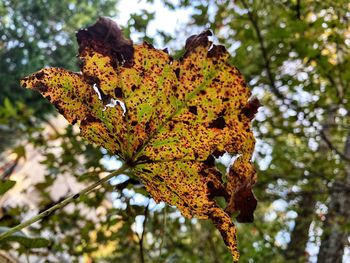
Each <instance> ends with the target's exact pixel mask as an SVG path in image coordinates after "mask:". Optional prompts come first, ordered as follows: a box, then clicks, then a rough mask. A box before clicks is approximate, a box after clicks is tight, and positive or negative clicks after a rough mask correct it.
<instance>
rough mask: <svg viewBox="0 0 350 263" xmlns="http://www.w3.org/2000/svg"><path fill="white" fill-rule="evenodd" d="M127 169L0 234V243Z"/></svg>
mask: <svg viewBox="0 0 350 263" xmlns="http://www.w3.org/2000/svg"><path fill="white" fill-rule="evenodd" d="M128 168H129V166H128V165H127V164H124V165H123V166H122V167H120V168H119V169H118V170H116V171H114V172H112V173H110V174H109V175H107V176H105V177H104V178H102V179H100V180H98V181H97V182H96V183H93V184H92V185H89V186H88V187H86V188H84V189H83V190H81V191H80V192H79V193H77V194H75V195H71V196H69V197H67V198H66V199H64V200H63V201H61V202H60V203H58V204H55V205H54V206H52V207H50V208H49V209H47V210H45V211H43V212H41V213H40V214H38V215H36V216H34V217H32V218H31V219H29V220H27V221H25V222H23V223H21V224H19V225H17V226H15V227H13V228H11V229H9V230H8V231H6V232H4V233H2V234H1V235H0V241H1V240H3V239H5V238H6V237H8V236H10V235H12V234H14V233H16V232H17V231H19V230H21V229H23V228H25V227H27V226H29V225H31V224H33V223H35V222H37V221H39V220H41V219H42V218H44V217H46V216H48V215H50V214H51V213H52V212H53V211H55V210H57V209H61V208H63V207H64V206H66V205H67V204H69V203H71V202H72V201H74V200H76V199H78V198H79V197H80V196H82V195H87V194H89V193H90V192H92V190H94V189H95V188H96V187H97V186H99V185H101V184H103V183H105V182H107V181H108V180H110V179H111V178H113V177H114V176H116V175H119V174H121V173H123V172H124V171H125V170H127V169H128Z"/></svg>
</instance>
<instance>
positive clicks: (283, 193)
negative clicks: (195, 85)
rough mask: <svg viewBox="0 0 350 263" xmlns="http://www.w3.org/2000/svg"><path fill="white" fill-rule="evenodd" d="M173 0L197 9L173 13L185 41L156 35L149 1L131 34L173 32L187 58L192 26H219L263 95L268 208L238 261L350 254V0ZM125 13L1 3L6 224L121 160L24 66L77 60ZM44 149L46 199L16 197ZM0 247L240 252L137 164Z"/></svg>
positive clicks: (109, 255)
mask: <svg viewBox="0 0 350 263" xmlns="http://www.w3.org/2000/svg"><path fill="white" fill-rule="evenodd" d="M147 2H150V5H153V4H154V5H157V4H158V5H159V1H155V3H153V1H147ZM162 3H163V4H164V5H165V7H166V8H167V9H169V10H173V11H177V10H184V9H185V10H188V14H190V15H189V19H188V20H186V19H184V21H185V22H184V23H183V24H179V25H174V28H175V26H177V27H178V30H179V32H178V34H177V37H176V39H175V37H174V35H172V34H169V32H162V31H158V32H157V34H156V35H154V36H153V35H148V34H147V32H148V30H147V29H148V28H149V27H150V25H151V23H152V20H153V19H155V13H153V12H150V11H147V10H141V11H137V12H136V13H134V14H132V15H131V16H130V19H129V21H128V23H127V24H125V25H124V27H125V28H124V32H126V33H127V34H131V36H139V37H141V38H144V39H146V40H147V41H150V42H154V43H159V42H161V43H164V44H167V45H169V46H170V47H171V48H172V50H174V51H173V53H174V56H177V54H181V50H180V51H175V50H176V49H178V48H179V47H182V46H183V44H184V43H181V36H182V35H184V34H185V33H186V35H187V36H189V35H191V34H195V33H199V32H201V31H202V30H204V29H205V28H210V29H211V30H212V31H213V32H214V34H215V35H216V36H218V41H219V42H220V43H221V44H223V45H225V46H226V47H227V49H228V50H229V52H230V53H231V55H232V57H231V62H232V64H233V65H235V66H237V67H238V68H239V69H240V71H241V72H242V73H243V75H244V76H245V78H246V81H247V82H248V83H249V85H250V87H251V90H252V92H253V94H255V96H257V97H258V98H259V100H260V101H261V103H262V105H263V107H262V108H261V109H260V110H259V113H258V115H257V117H256V120H255V122H254V129H255V134H256V137H257V138H258V139H259V141H258V144H257V146H256V155H255V162H256V167H258V178H259V181H258V183H257V185H256V186H255V188H254V191H255V194H256V196H257V199H258V200H259V206H258V208H257V210H256V212H255V221H254V223H252V224H239V223H238V224H237V225H238V228H239V231H238V233H240V234H239V236H238V238H239V240H238V241H239V250H240V252H241V260H240V262H309V261H311V262H316V261H317V262H342V261H343V262H346V261H347V260H349V257H350V256H349V254H350V252H349V236H350V235H349V231H350V225H349V222H350V209H349V208H350V196H349V194H348V193H349V191H350V129H349V128H350V113H349V109H350V86H349V84H350V60H349V58H350V53H349V51H350V49H349V48H350V22H349V19H350V3H349V1H343V0H339V1H309V0H295V1H293V0H290V1H282V0H279V1H270V0H264V1H249V0H238V1H225V0H222V1H185V0H180V1H163V2H162ZM136 8H137V6H136V5H135V10H136ZM117 12H118V9H117V8H116V6H115V1H85V2H79V1H72V0H62V1H57V2H52V1H51V2H48V1H34V0H33V1H14V0H13V1H3V2H2V4H1V5H0V32H1V38H0V58H1V59H0V84H1V92H0V137H1V140H0V149H1V151H2V154H1V157H0V162H1V165H0V176H1V180H2V181H1V186H0V195H1V196H0V203H1V211H0V225H1V227H2V229H0V232H1V231H3V229H5V227H11V226H14V225H16V224H18V223H19V222H21V221H22V220H23V218H28V215H30V214H31V211H34V212H38V210H44V209H45V208H47V207H50V206H51V205H52V204H54V203H55V202H57V201H59V200H60V198H62V196H63V195H64V194H69V193H72V194H74V193H76V192H78V191H79V189H76V188H75V187H72V189H70V188H69V187H68V190H67V192H66V193H63V195H62V196H60V197H58V198H57V196H54V195H52V189H54V186H55V185H56V183H57V182H59V181H60V180H61V181H62V176H68V177H69V178H73V179H74V183H77V184H73V185H74V186H76V185H80V184H82V185H85V184H88V183H91V182H94V181H96V180H98V178H99V177H101V176H102V175H103V174H105V172H106V171H107V170H113V169H115V167H116V166H117V165H118V164H119V163H118V160H117V159H116V158H115V157H113V156H109V155H108V153H107V152H106V151H105V150H104V149H98V148H97V147H95V146H93V145H89V144H88V143H87V142H85V141H83V140H82V139H81V138H80V137H79V136H78V135H77V133H78V132H77V131H76V130H75V129H73V128H72V127H71V126H67V127H65V128H62V125H61V126H60V125H58V123H59V122H58V121H57V119H56V117H53V116H55V114H56V113H55V111H54V110H53V109H52V108H51V107H50V106H49V105H48V103H46V102H45V100H43V99H42V98H41V97H40V96H38V94H36V93H34V92H30V91H26V90H24V89H22V88H20V87H19V79H20V78H22V77H23V76H25V75H28V74H29V73H32V72H34V71H36V70H38V69H40V68H43V67H45V66H56V67H65V68H68V69H71V70H77V69H78V67H77V66H76V61H77V60H76V57H75V55H76V50H77V47H76V46H75V37H74V33H75V31H76V30H78V29H79V28H81V27H83V26H86V25H89V24H91V23H92V22H93V21H96V19H97V17H98V16H99V15H104V16H111V17H113V16H115V14H116V13H117ZM119 12H123V10H120V11H119ZM158 48H163V46H160V47H158ZM46 127H51V128H50V132H46V129H47V128H46ZM44 129H45V130H44ZM28 145H31V146H30V148H28V147H29V146H28ZM34 152H35V153H39V154H40V156H41V158H40V163H41V164H40V165H41V166H42V167H44V169H43V171H44V174H42V177H43V180H41V181H34V183H33V185H32V189H29V188H28V189H26V191H28V192H29V194H31V193H33V189H34V190H35V193H36V198H35V199H36V200H37V202H36V205H37V207H36V208H35V207H34V208H33V207H31V206H30V205H28V204H26V203H25V202H23V203H22V204H21V203H11V202H8V201H7V202H6V200H11V199H9V197H8V196H10V195H11V192H13V193H12V195H14V196H15V193H14V191H15V188H16V187H17V186H18V185H19V184H20V183H21V182H20V181H17V183H16V184H15V185H14V183H13V181H16V178H18V177H16V174H18V170H19V169H20V168H21V167H25V163H26V162H29V161H30V160H31V159H32V158H31V157H32V156H34ZM28 173H29V172H28ZM68 177H67V178H68ZM65 178H66V177H65ZM73 179H67V180H73ZM7 190H8V191H7ZM5 192H6V193H5ZM89 215H90V216H89ZM35 237H40V238H35ZM0 248H1V250H3V251H6V253H7V254H9V255H11V256H12V257H15V258H19V257H21V259H22V260H23V258H25V257H27V258H28V259H29V260H30V262H230V260H231V255H230V254H229V253H228V251H227V249H226V247H225V245H224V243H223V241H222V240H221V237H220V235H219V234H218V233H217V232H216V230H215V228H214V227H213V226H212V225H211V224H210V222H207V221H197V220H187V219H185V218H183V217H182V216H181V215H180V213H179V212H178V211H177V210H176V209H175V208H173V207H169V206H166V205H164V204H159V205H156V204H155V202H154V201H153V200H152V199H150V198H149V196H148V194H147V192H146V191H145V189H144V188H143V186H142V185H141V184H140V183H139V182H138V181H137V180H135V179H134V178H131V177H129V176H128V175H127V174H126V175H121V176H118V177H117V178H116V179H115V180H113V181H112V182H111V184H106V185H104V186H103V187H101V188H99V189H98V190H97V191H96V192H94V193H91V194H90V195H89V196H88V197H87V198H84V199H83V200H80V201H79V202H78V201H76V202H75V203H74V204H73V205H72V206H69V207H67V208H66V209H63V210H60V211H56V212H55V213H53V214H51V215H49V216H48V217H47V218H45V219H44V220H42V221H41V222H40V223H38V224H35V225H33V226H31V227H30V228H28V229H26V231H24V233H22V236H18V237H13V240H12V242H5V243H1V244H0Z"/></svg>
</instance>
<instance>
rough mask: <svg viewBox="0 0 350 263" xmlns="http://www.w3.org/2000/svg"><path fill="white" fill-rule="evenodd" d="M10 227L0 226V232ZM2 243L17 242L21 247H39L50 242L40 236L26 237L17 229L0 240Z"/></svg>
mask: <svg viewBox="0 0 350 263" xmlns="http://www.w3.org/2000/svg"><path fill="white" fill-rule="evenodd" d="M9 229H10V228H8V227H2V226H1V227H0V234H1V233H4V232H6V231H8V230H9ZM1 242H2V243H6V242H18V243H20V244H21V245H22V246H23V247H25V248H27V249H29V248H39V247H47V246H48V245H49V243H50V241H49V240H47V239H45V238H42V237H28V236H26V235H25V234H24V233H23V232H22V231H18V232H16V233H14V234H12V235H11V236H9V237H7V238H5V239H4V240H2V241H1Z"/></svg>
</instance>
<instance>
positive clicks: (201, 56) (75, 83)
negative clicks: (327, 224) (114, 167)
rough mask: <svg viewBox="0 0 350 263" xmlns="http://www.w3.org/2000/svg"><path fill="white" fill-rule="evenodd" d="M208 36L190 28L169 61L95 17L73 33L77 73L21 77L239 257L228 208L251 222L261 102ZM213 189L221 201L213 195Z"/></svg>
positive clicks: (150, 189) (51, 72)
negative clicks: (225, 159) (223, 161)
mask: <svg viewBox="0 0 350 263" xmlns="http://www.w3.org/2000/svg"><path fill="white" fill-rule="evenodd" d="M210 35H211V32H210V31H205V32H203V33H201V34H199V35H193V36H191V37H190V38H189V39H188V40H187V41H186V46H185V53H184V55H183V57H182V58H180V59H179V60H174V59H173V58H172V57H171V56H170V55H169V54H168V53H167V52H166V51H164V50H157V49H155V48H154V47H153V46H152V45H150V44H147V43H143V44H139V45H132V43H131V41H130V40H127V39H125V38H123V37H122V35H121V30H120V29H119V28H118V26H117V25H116V24H114V23H113V22H112V21H111V20H109V19H107V18H101V19H100V20H99V21H98V22H97V23H96V24H95V25H93V26H91V27H89V28H87V29H84V30H80V31H79V32H78V33H77V38H78V43H79V55H80V59H81V61H82V68H81V73H74V72H70V71H67V70H64V69H60V68H46V69H43V70H41V71H39V72H37V73H35V74H33V75H31V76H29V77H27V78H25V79H23V80H22V82H21V84H22V86H24V87H27V88H32V89H35V90H37V91H39V92H40V93H41V94H42V95H43V96H44V97H46V98H47V99H48V100H50V101H51V102H52V103H53V104H54V105H55V106H56V108H57V109H58V110H59V112H60V113H61V114H63V115H64V116H65V118H66V119H67V120H68V121H69V122H71V123H72V124H74V123H77V124H78V125H79V127H80V130H81V135H82V136H83V137H84V138H86V139H87V140H89V141H90V142H93V143H96V144H98V145H100V146H102V147H104V148H106V149H107V150H109V151H110V152H111V153H113V154H116V155H119V156H120V157H121V158H122V159H124V161H125V162H126V163H127V164H129V166H130V167H131V169H132V170H133V171H134V173H135V174H136V175H137V176H138V177H139V178H140V179H141V180H142V182H143V183H144V185H145V187H146V189H147V190H148V192H149V193H150V194H151V195H152V197H153V198H154V199H155V200H156V201H157V202H159V201H165V202H167V203H169V204H170V205H175V206H176V207H177V208H178V209H179V210H180V211H181V212H182V214H183V215H184V216H186V217H188V218H191V217H196V218H201V219H211V220H212V221H213V223H214V224H215V225H216V227H217V228H218V229H219V231H220V232H221V234H222V236H223V239H224V241H225V243H226V245H227V246H228V247H229V249H230V250H231V252H232V254H233V257H234V260H238V257H239V254H238V251H237V244H236V228H235V226H234V224H233V222H232V220H231V214H232V213H233V212H236V211H239V212H240V213H239V214H238V217H237V220H238V221H240V222H249V221H252V220H253V211H254V209H255V207H256V199H255V197H254V195H253V194H252V192H251V187H252V185H253V184H254V183H255V181H256V175H255V170H254V168H253V166H252V164H251V156H252V152H253V149H254V142H255V140H254V137H253V133H252V131H251V127H250V122H251V120H252V119H253V117H254V115H255V113H256V111H257V108H258V107H259V104H258V101H257V100H256V99H252V100H250V96H251V93H250V91H249V89H248V88H247V86H246V84H245V82H244V80H243V77H242V75H241V73H240V72H239V71H238V70H237V69H236V68H235V67H233V66H231V65H229V64H228V62H227V61H228V59H229V54H228V53H227V51H226V49H225V48H224V47H223V46H219V45H212V43H211V42H210V41H209V40H208V37H209V36H210ZM225 152H228V153H229V154H231V155H232V156H236V157H238V158H236V161H235V162H234V163H233V164H232V166H231V167H230V169H229V172H228V173H227V174H224V175H223V174H222V173H221V172H220V171H219V170H218V169H217V167H216V165H215V158H218V157H219V156H221V155H222V154H224V153H225ZM223 177H225V178H223ZM219 196H222V197H224V199H225V200H226V207H225V208H224V209H223V208H221V207H220V206H219V205H218V204H217V203H216V201H215V200H214V198H215V197H219Z"/></svg>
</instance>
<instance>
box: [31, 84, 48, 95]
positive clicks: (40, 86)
mask: <svg viewBox="0 0 350 263" xmlns="http://www.w3.org/2000/svg"><path fill="white" fill-rule="evenodd" d="M34 89H35V90H37V91H39V92H40V93H43V92H46V91H47V90H48V89H49V88H48V86H46V85H45V84H44V83H41V82H39V83H38V84H37V85H36V86H35V88H34Z"/></svg>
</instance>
